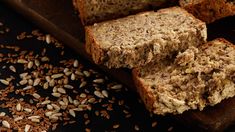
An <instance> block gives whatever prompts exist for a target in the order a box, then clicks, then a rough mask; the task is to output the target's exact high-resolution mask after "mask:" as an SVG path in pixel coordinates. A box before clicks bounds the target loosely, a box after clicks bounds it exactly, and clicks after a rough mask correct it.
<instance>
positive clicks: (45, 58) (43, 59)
mask: <svg viewBox="0 0 235 132" xmlns="http://www.w3.org/2000/svg"><path fill="white" fill-rule="evenodd" d="M49 60H50V59H49V58H48V57H46V56H44V57H42V58H41V61H42V62H46V61H49Z"/></svg>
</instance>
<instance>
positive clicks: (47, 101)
mask: <svg viewBox="0 0 235 132" xmlns="http://www.w3.org/2000/svg"><path fill="white" fill-rule="evenodd" d="M49 103H51V101H50V100H45V101H43V102H42V103H41V104H42V105H45V104H49Z"/></svg>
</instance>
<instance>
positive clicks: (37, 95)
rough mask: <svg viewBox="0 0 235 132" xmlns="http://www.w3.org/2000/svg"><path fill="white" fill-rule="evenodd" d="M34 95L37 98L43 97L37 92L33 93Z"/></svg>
mask: <svg viewBox="0 0 235 132" xmlns="http://www.w3.org/2000/svg"><path fill="white" fill-rule="evenodd" d="M33 97H34V98H35V99H40V98H41V96H40V95H39V94H37V93H33Z"/></svg>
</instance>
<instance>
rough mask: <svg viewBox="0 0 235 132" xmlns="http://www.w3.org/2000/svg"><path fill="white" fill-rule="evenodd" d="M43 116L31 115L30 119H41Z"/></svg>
mask: <svg viewBox="0 0 235 132" xmlns="http://www.w3.org/2000/svg"><path fill="white" fill-rule="evenodd" d="M40 118H41V117H40V116H29V117H28V119H30V120H31V119H40Z"/></svg>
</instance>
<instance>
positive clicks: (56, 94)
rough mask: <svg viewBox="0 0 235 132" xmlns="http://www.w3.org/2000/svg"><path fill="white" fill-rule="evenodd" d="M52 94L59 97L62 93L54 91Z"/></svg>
mask: <svg viewBox="0 0 235 132" xmlns="http://www.w3.org/2000/svg"><path fill="white" fill-rule="evenodd" d="M51 95H52V96H54V97H57V98H58V97H60V96H61V93H52V94H51Z"/></svg>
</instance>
